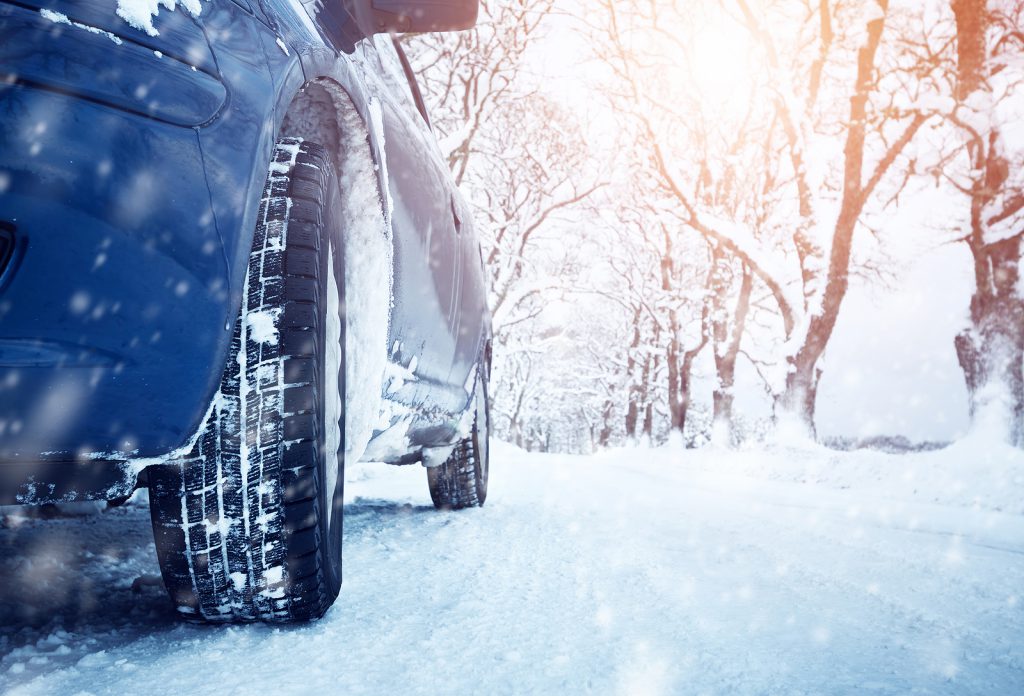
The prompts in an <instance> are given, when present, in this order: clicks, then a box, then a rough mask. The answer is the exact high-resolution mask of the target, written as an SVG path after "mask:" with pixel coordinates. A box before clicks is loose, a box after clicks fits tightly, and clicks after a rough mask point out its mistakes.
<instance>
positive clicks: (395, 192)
mask: <svg viewBox="0 0 1024 696" xmlns="http://www.w3.org/2000/svg"><path fill="white" fill-rule="evenodd" d="M383 7H384V8H385V9H378V8H377V7H376V6H375V4H374V3H372V2H370V1H369V0H361V1H359V2H352V3H347V4H344V5H343V4H341V3H326V4H322V3H315V4H314V3H308V4H303V3H297V2H291V1H288V0H275V1H273V2H260V3H250V2H246V1H245V0H184V1H183V2H180V3H179V2H175V0H170V1H168V0H160V1H159V2H158V1H157V0H117V1H116V2H115V0H90V1H89V2H69V1H63V0H56V1H42V2H35V3H33V2H27V3H26V2H18V3H11V2H0V65H2V67H3V71H4V74H5V75H7V76H8V77H6V78H5V80H4V81H3V83H2V84H0V113H2V114H3V115H2V117H0V181H3V182H4V185H3V188H2V190H0V230H2V235H0V240H2V241H3V245H2V247H0V252H2V253H0V385H2V386H0V504H23V505H36V506H38V505H44V504H48V503H56V502H74V501H84V500H115V501H116V500H123V499H125V498H127V497H128V496H129V495H131V494H132V492H133V491H134V490H135V489H136V488H138V487H147V488H148V489H149V499H150V501H151V512H152V522H153V529H154V533H155V538H156V548H157V552H158V556H159V559H160V564H161V570H162V574H163V580H164V584H165V585H166V587H167V589H168V592H169V594H170V596H171V599H172V600H173V602H174V604H175V606H176V608H177V610H178V612H180V613H181V614H182V615H184V616H186V617H189V618H193V619H202V620H207V621H303V620H308V619H315V618H318V617H320V616H322V615H323V614H324V612H325V611H326V610H327V609H328V608H329V607H330V606H331V604H332V603H333V602H334V600H335V597H336V596H337V594H338V591H339V588H340V583H341V529H342V520H341V516H342V509H343V507H342V499H343V488H344V479H345V477H344V467H345V464H346V463H350V464H351V463H355V462H357V461H359V460H360V459H361V458H363V457H364V456H367V455H368V454H372V455H373V457H374V459H375V460H377V461H386V462H389V463H392V464H409V463H415V462H422V463H423V464H424V465H426V466H427V469H428V476H427V483H428V486H429V488H430V490H431V494H432V497H433V499H434V501H435V503H436V505H437V506H438V507H439V508H461V507H470V506H479V505H482V504H483V502H484V500H485V498H486V491H487V467H488V448H487V438H488V432H489V411H488V395H487V388H486V381H487V377H488V374H489V365H490V340H491V330H490V315H489V312H488V309H487V306H486V297H485V291H484V287H485V281H484V277H483V269H482V268H481V267H480V264H479V263H478V259H479V243H478V241H477V236H476V231H475V230H474V227H473V224H472V219H471V216H470V215H469V214H468V212H467V209H466V205H465V204H464V203H463V202H462V199H461V196H460V193H459V191H458V188H457V187H456V186H455V184H454V183H453V181H452V179H451V176H450V175H449V172H448V167H447V164H446V163H445V162H444V160H443V159H442V157H441V156H440V153H439V151H438V149H437V146H436V143H435V142H434V140H433V134H432V132H431V129H430V126H429V121H428V117H427V113H426V110H425V108H424V106H423V102H422V99H421V98H420V95H419V91H418V87H417V85H416V81H415V78H414V76H413V74H412V72H411V70H410V69H409V68H408V61H407V60H406V59H405V57H404V55H403V54H402V48H401V46H400V44H399V43H398V42H397V40H394V39H392V38H391V37H390V36H388V33H389V32H396V31H451V30H459V29H465V28H467V27H470V26H472V25H473V23H474V22H475V19H476V14H477V3H476V2H475V1H474V0H461V1H459V2H450V3H440V4H439V3H430V2H416V1H414V0H413V1H409V2H401V3H389V4H387V5H385V6H383ZM396 370H398V371H407V372H408V373H410V374H409V379H406V380H404V381H403V383H401V384H398V383H395V382H394V380H392V379H391V376H392V375H394V374H395V373H396ZM467 385H469V389H468V390H467V388H466V387H467ZM375 443H376V446H375ZM440 453H443V455H444V456H440Z"/></svg>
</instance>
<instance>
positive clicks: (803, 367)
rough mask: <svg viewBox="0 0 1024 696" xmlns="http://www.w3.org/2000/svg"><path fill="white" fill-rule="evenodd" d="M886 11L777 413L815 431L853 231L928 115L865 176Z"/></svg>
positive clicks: (875, 28) (788, 423)
mask: <svg viewBox="0 0 1024 696" xmlns="http://www.w3.org/2000/svg"><path fill="white" fill-rule="evenodd" d="M878 4H879V5H880V6H881V9H882V11H883V15H882V16H881V17H879V18H875V19H871V20H870V21H869V22H868V25H867V41H866V42H865V44H864V46H862V47H861V48H860V50H859V51H858V52H857V76H856V80H855V85H854V89H853V93H852V95H851V97H850V111H849V115H848V117H847V124H846V142H845V144H844V147H843V195H842V201H841V203H840V207H839V216H838V218H837V219H836V224H835V228H834V229H833V232H832V246H831V253H830V255H829V259H828V271H827V275H826V276H825V287H824V292H823V293H821V295H820V297H821V303H820V308H818V309H817V310H816V311H815V312H814V313H813V314H811V316H810V319H809V321H808V326H807V333H806V335H805V336H804V341H803V344H802V345H801V346H800V348H799V350H798V351H797V352H796V354H795V355H794V356H793V357H792V358H790V359H789V374H788V375H787V377H786V386H785V390H784V391H783V393H782V394H781V395H780V396H779V398H778V399H777V401H776V416H777V417H779V418H780V419H781V420H783V421H785V422H784V423H782V425H783V427H784V428H786V429H789V428H793V429H797V430H800V431H802V432H803V434H805V435H807V436H809V437H815V434H816V433H815V427H814V406H815V402H816V399H817V394H818V381H819V379H820V377H821V370H820V369H819V368H818V361H819V360H820V359H821V356H822V355H823V354H824V352H825V348H826V347H827V346H828V343H829V340H830V339H831V338H832V331H833V330H834V329H835V326H836V321H837V320H838V318H839V310H840V308H841V307H842V304H843V300H844V299H845V297H846V291H847V289H848V288H849V283H850V278H849V276H850V258H851V251H852V245H853V233H854V230H855V229H856V227H857V221H858V220H859V219H860V215H861V213H862V211H863V210H864V205H865V203H866V202H867V200H868V197H869V196H870V195H871V192H872V190H873V188H874V186H875V185H877V184H878V182H879V180H881V178H882V176H884V174H885V172H886V171H887V170H888V168H889V167H890V166H891V165H892V163H893V162H894V161H895V159H896V157H897V156H898V155H899V153H900V152H901V151H902V150H903V148H904V147H906V145H907V143H908V142H909V141H910V139H911V138H912V137H913V135H914V133H915V132H917V129H918V128H919V127H920V125H921V123H922V122H923V119H918V118H915V119H914V120H913V121H912V122H911V123H910V125H909V126H908V127H907V129H906V130H905V131H904V132H903V134H902V135H901V136H900V137H899V138H897V139H896V140H895V141H894V142H893V143H892V144H890V145H889V147H888V149H887V151H886V152H885V154H884V155H883V156H882V157H881V159H880V160H879V162H878V164H877V165H876V168H875V169H874V171H873V172H872V173H871V175H870V176H869V177H867V180H866V181H865V177H864V145H865V140H866V138H867V128H868V103H869V100H870V97H871V93H872V92H873V90H874V88H875V85H876V75H875V55H876V54H877V52H878V47H879V44H880V43H881V39H882V31H883V29H884V28H885V13H886V12H888V5H889V3H888V0H878Z"/></svg>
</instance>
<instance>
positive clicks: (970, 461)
mask: <svg viewBox="0 0 1024 696" xmlns="http://www.w3.org/2000/svg"><path fill="white" fill-rule="evenodd" d="M494 457H495V461H494V463H493V471H492V480H491V486H492V490H491V494H490V498H489V500H488V503H487V505H486V507H484V508H483V509H481V510H472V511H466V512H462V513H437V512H435V511H434V510H433V509H432V508H431V507H430V505H429V498H428V496H427V490H426V481H425V476H424V474H423V471H422V470H421V469H420V468H419V467H408V468H404V469H396V468H388V467H384V466H382V465H376V466H370V465H364V466H359V467H353V468H352V470H350V471H349V472H348V483H347V494H348V495H347V497H348V505H347V506H346V511H345V515H346V520H345V525H346V528H345V583H344V586H343V587H342V596H341V599H340V600H339V602H338V604H337V605H336V606H335V607H334V608H333V609H332V610H331V611H330V612H329V614H328V615H327V617H326V618H325V619H324V620H322V621H320V622H318V623H316V624H314V625H311V626H306V627H300V628H294V629H279V628H276V629H275V628H266V627H262V626H246V627H235V628H206V627H197V626H189V625H183V624H181V623H179V622H177V621H176V620H175V618H174V617H173V616H172V615H171V614H170V612H169V610H168V606H167V603H166V600H165V598H164V595H163V590H162V588H161V587H159V586H153V585H145V584H143V585H142V586H141V587H138V588H137V589H138V591H136V592H133V591H132V584H133V581H135V580H136V578H138V577H140V576H143V575H145V574H150V573H156V572H157V570H156V564H155V558H154V551H153V547H152V543H151V541H150V536H149V534H150V532H149V518H148V513H147V510H146V508H145V505H144V504H133V505H129V506H127V507H125V508H120V509H115V510H111V511H108V512H104V513H102V514H92V515H88V516H82V517H63V518H59V519H54V520H28V521H25V520H17V519H12V518H8V520H7V527H6V528H4V529H0V588H2V590H0V625H2V626H3V628H2V629H0V692H6V693H12V694H62V693H67V694H72V693H79V692H81V693H87V692H89V693H130V692H136V693H141V692H148V693H154V694H159V693H189V694H236V693H237V694H242V693H253V692H259V691H262V692H265V693H273V694H279V693H317V692H321V693H355V694H364V693H367V694H418V693H427V694H444V693H479V694H503V693H546V694H550V693H573V694H575V693H595V694H608V693H623V694H660V693H666V694H668V693H672V694H700V693H722V694H764V693H780V694H782V693H785V694H791V693H796V694H800V693H816V694H817V693H830V694H832V693H837V694H843V693H898V694H907V693H922V694H1007V695H1009V694H1021V693H1024V596H1022V594H1024V456H1022V455H1021V454H1019V453H1018V454H1013V453H1008V452H1005V451H996V452H989V453H987V454H985V455H979V454H978V450H977V449H976V448H969V447H966V446H957V447H955V448H953V449H951V450H946V451H944V452H931V453H921V454H912V455H904V456H897V455H883V454H877V453H856V454H846V453H832V452H827V451H825V450H815V449H803V450H775V451H772V452H769V453H764V452H741V453H723V452H717V453H716V452H715V451H713V450H706V451H702V452H696V453H694V452H689V453H688V452H674V451H671V450H653V451H647V450H633V451H620V452H609V453H604V454H601V455H598V456H595V457H586V458H585V457H568V456H554V455H551V456H546V455H525V454H523V453H521V452H518V451H517V450H514V449H512V448H509V447H500V448H496V451H495V454H494ZM723 471H728V472H729V473H728V474H725V473H722V472H723ZM256 689H259V691H256Z"/></svg>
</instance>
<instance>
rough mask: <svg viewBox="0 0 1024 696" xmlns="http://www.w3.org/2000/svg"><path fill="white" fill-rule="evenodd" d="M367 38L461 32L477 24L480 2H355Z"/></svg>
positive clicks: (470, 0) (374, 0) (367, 0)
mask: <svg viewBox="0 0 1024 696" xmlns="http://www.w3.org/2000/svg"><path fill="white" fill-rule="evenodd" d="M355 6H356V13H357V17H358V19H359V24H360V26H361V27H362V28H363V31H365V32H366V34H368V35H369V34H381V33H385V32H388V33H400V34H404V33H422V32H431V31H461V30H463V29H472V28H473V26H474V25H475V24H476V16H477V11H478V9H479V0H356V2H355Z"/></svg>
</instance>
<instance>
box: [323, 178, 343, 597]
mask: <svg viewBox="0 0 1024 696" xmlns="http://www.w3.org/2000/svg"><path fill="white" fill-rule="evenodd" d="M324 194H325V200H324V205H323V229H322V232H323V236H322V239H321V242H322V247H321V253H320V269H321V274H320V278H321V281H320V297H321V298H322V299H321V302H320V303H319V304H320V306H319V307H318V314H319V317H318V319H319V324H320V325H319V327H318V334H319V338H320V346H321V347H322V349H321V355H320V358H319V363H320V364H319V367H320V369H319V373H320V385H319V387H320V390H319V391H320V399H319V406H320V414H319V421H320V437H319V442H318V447H317V452H318V453H319V454H320V461H319V462H318V466H317V474H318V476H319V478H320V484H321V485H320V486H319V489H320V490H321V506H322V507H321V509H322V510H323V513H322V514H321V515H320V524H321V534H322V537H321V538H323V539H324V540H326V542H327V543H325V544H322V545H321V547H320V551H321V562H322V563H323V567H325V568H326V574H327V580H328V588H329V591H330V592H331V594H332V595H333V596H336V595H337V594H338V592H339V591H340V589H341V566H342V554H341V545H342V536H343V529H344V524H343V522H344V514H343V511H344V497H345V461H344V452H345V422H344V421H345V400H346V399H345V359H346V355H345V329H344V327H345V318H344V311H345V310H344V306H345V302H344V287H345V259H344V244H343V243H342V230H343V227H342V210H341V198H340V189H339V182H338V177H337V174H336V170H335V168H333V167H332V176H329V177H328V180H327V190H326V191H324ZM332 252H333V254H332ZM332 255H333V261H334V266H333V268H332V267H331V263H330V261H331V259H332ZM328 273H331V274H333V275H334V279H335V287H336V288H337V291H338V293H339V310H340V312H341V318H340V321H341V336H340V342H341V346H340V354H341V361H340V365H339V367H340V369H339V370H338V374H336V375H330V374H327V363H328V361H327V340H328V336H327V313H328V311H329V308H330V300H329V296H328V295H329V292H330V287H329V281H328ZM330 379H337V380H338V389H339V390H340V393H341V413H340V418H341V422H340V425H339V427H340V429H341V437H340V441H339V446H338V451H337V452H328V451H327V449H326V440H327V438H326V433H327V427H328V424H327V413H328V409H327V398H328V396H329V393H330V392H329V391H328V389H327V385H328V382H327V380H330ZM331 456H335V457H337V458H338V477H337V481H336V485H335V487H334V490H327V486H328V483H329V482H328V479H327V471H328V461H329V460H328V458H329V457H331ZM328 509H332V512H331V514H328Z"/></svg>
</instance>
